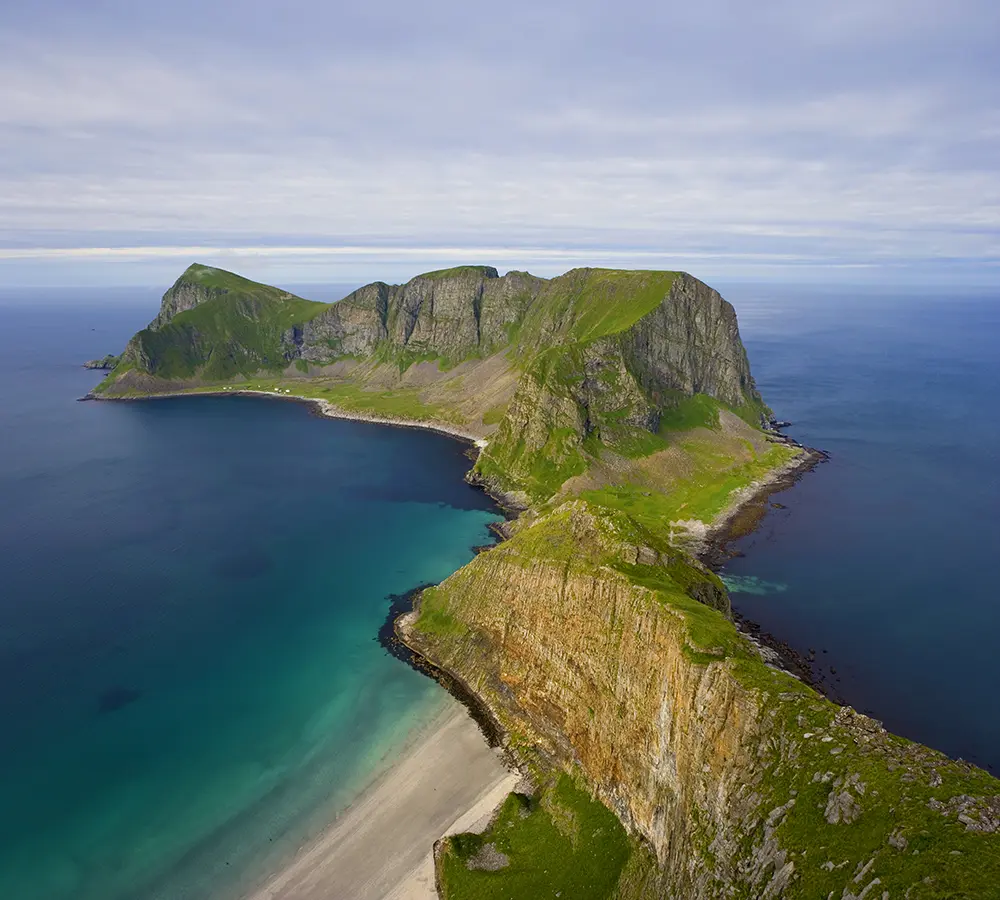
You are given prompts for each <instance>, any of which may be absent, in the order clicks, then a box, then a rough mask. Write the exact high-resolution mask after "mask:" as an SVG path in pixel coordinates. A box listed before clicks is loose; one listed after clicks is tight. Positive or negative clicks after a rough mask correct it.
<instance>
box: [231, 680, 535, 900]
mask: <svg viewBox="0 0 1000 900" xmlns="http://www.w3.org/2000/svg"><path fill="white" fill-rule="evenodd" d="M520 780H521V776H520V774H519V773H517V772H512V771H511V770H510V769H508V768H507V766H506V765H505V764H504V763H503V762H502V761H501V759H500V757H499V755H498V753H497V751H496V750H494V749H493V748H491V747H488V746H487V745H486V743H485V741H483V739H482V735H481V733H480V731H479V727H478V725H477V724H476V723H475V722H473V721H472V719H471V718H470V717H469V715H468V714H467V711H466V710H465V709H463V708H462V707H461V706H460V705H458V703H456V702H455V701H454V700H452V699H450V698H449V702H448V703H447V704H446V706H445V708H444V709H443V710H442V711H441V712H440V713H439V714H438V715H437V716H435V717H434V719H432V720H431V721H430V722H428V723H427V724H426V726H425V727H424V728H421V729H420V730H419V731H418V733H417V734H416V735H415V736H414V738H413V740H412V741H411V742H410V743H409V744H408V745H407V746H406V748H405V749H404V751H403V753H402V755H401V757H400V759H399V760H398V761H397V762H395V763H393V764H392V765H390V766H389V767H388V768H387V769H386V770H385V771H384V772H383V773H382V774H381V775H380V776H379V777H378V778H376V780H375V781H373V782H372V783H371V784H370V785H369V786H368V787H366V788H365V789H364V790H363V791H362V792H361V794H360V795H359V796H358V797H357V798H356V799H355V800H354V802H353V803H352V804H351V805H350V806H349V807H347V809H345V810H343V811H342V812H341V813H340V814H338V815H337V817H336V818H335V819H333V820H332V821H331V822H330V824H329V825H328V826H327V827H326V828H325V829H324V830H323V831H322V832H321V833H320V834H319V835H317V836H316V837H315V838H313V839H312V840H311V841H309V842H307V843H306V844H304V845H303V846H302V847H300V848H299V849H298V851H297V852H296V853H295V855H294V856H293V857H292V858H291V859H290V860H289V861H288V862H287V863H286V864H284V865H282V866H281V867H280V868H279V869H277V870H276V871H274V872H273V873H271V874H270V875H269V876H268V877H267V878H266V879H265V880H264V881H263V882H262V883H261V884H259V885H258V886H257V887H256V888H254V889H253V890H252V891H251V892H250V893H248V894H246V895H244V900H329V898H332V897H345V898H347V897H350V898H352V900H386V898H389V897H392V898H394V900H436V897H437V894H436V890H435V886H434V876H433V861H432V853H433V847H434V844H435V843H436V842H437V841H438V840H440V839H441V838H442V837H444V836H445V835H447V834H451V833H454V832H455V831H458V830H461V831H464V830H468V829H469V828H473V827H477V826H485V824H486V823H487V822H488V821H489V819H490V818H491V817H492V814H493V812H494V811H495V809H496V807H497V806H499V804H500V803H501V802H502V801H503V799H504V798H505V797H506V796H507V794H508V793H509V792H510V791H511V790H513V789H514V787H515V786H516V785H517V783H518V782H519V781H520ZM428 872H429V880H428Z"/></svg>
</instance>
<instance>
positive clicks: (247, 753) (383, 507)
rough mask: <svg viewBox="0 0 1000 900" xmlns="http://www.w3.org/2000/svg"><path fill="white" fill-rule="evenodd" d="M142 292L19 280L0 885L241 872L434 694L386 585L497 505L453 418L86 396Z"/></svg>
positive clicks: (2, 652) (3, 598) (3, 582)
mask: <svg viewBox="0 0 1000 900" xmlns="http://www.w3.org/2000/svg"><path fill="white" fill-rule="evenodd" d="M137 317H138V319H139V322H136V321H135V319H136V318H137ZM147 317H148V308H140V309H134V308H131V307H128V306H122V307H114V306H109V305H107V304H104V305H101V304H97V303H94V304H93V305H87V306H86V307H85V308H80V307H77V308H76V309H75V310H67V309H60V308H58V307H57V306H55V305H49V306H46V305H38V304H36V305H35V306H33V307H30V308H28V307H25V306H23V305H19V304H17V303H13V304H11V303H8V305H6V306H3V307H0V341H2V343H3V346H0V359H2V360H3V362H2V366H3V369H4V372H3V374H4V376H5V384H6V386H7V397H6V398H5V400H4V402H3V409H4V426H5V427H4V442H3V445H2V447H0V496H2V497H3V504H2V507H0V552H2V559H3V560H4V565H3V567H2V569H0V684H2V685H3V688H2V693H0V721H2V722H3V728H2V731H0V809H2V810H3V816H2V820H0V896H2V897H10V898H18V900H63V898H65V900H70V898H72V900H119V898H120V900H125V898H128V900H144V898H153V897H156V898H168V897H169V898H191V900H195V898H209V897H211V898H213V900H215V898H223V900H224V898H229V897H235V896H239V895H240V894H241V893H242V892H243V891H244V890H245V889H246V888H248V887H249V886H251V885H252V884H253V883H254V882H255V881H256V880H258V879H259V878H260V877H261V875H263V874H264V873H266V872H268V871H270V870H271V869H273V868H274V867H275V866H276V865H278V863H279V862H280V860H281V859H282V858H283V857H284V856H286V855H287V854H289V853H290V852H292V851H294V849H295V848H296V847H297V846H298V845H299V844H300V843H301V842H302V841H303V840H305V839H306V838H308V837H309V836H310V835H312V834H314V833H316V831H318V830H319V829H320V828H321V827H322V826H323V825H325V824H326V823H327V822H328V821H329V819H330V818H331V816H332V815H333V813H334V812H335V811H336V810H337V809H339V808H342V807H344V806H345V805H346V804H348V803H349V802H350V801H351V799H352V798H353V797H354V796H356V794H357V792H358V790H359V789H360V788H361V787H362V786H363V785H364V784H365V783H366V782H367V781H368V780H369V779H370V778H371V777H372V775H373V773H375V772H376V771H377V770H378V769H379V767H380V766H381V765H384V764H385V763H386V762H388V761H391V759H392V758H393V757H394V756H395V755H398V754H399V752H400V751H401V748H402V747H403V746H405V743H406V741H407V739H408V737H410V736H412V734H413V733H414V731H415V730H416V729H418V728H419V726H420V725H421V723H424V722H426V720H427V719H428V718H429V717H432V716H433V715H434V714H435V713H436V712H437V711H438V710H439V709H440V708H441V706H442V703H443V702H444V701H445V699H446V698H445V695H444V694H443V692H442V691H441V689H440V688H439V687H438V686H437V685H436V684H435V683H433V682H432V681H430V680H428V679H427V678H425V677H423V676H421V675H419V674H417V673H416V672H414V671H412V670H411V669H409V668H408V667H406V666H405V665H404V664H402V663H400V662H399V661H397V660H395V659H393V658H391V657H390V656H389V655H388V654H387V653H386V652H385V651H384V649H383V648H382V647H381V646H380V645H379V644H378V643H377V641H376V635H377V632H378V629H379V627H380V626H381V624H382V623H383V621H384V620H385V616H386V613H387V610H388V604H389V601H388V600H387V599H386V598H387V596H388V595H390V594H396V593H401V592H403V591H406V590H408V589H410V588H412V587H414V586H416V585H419V584H422V583H426V582H433V581H438V580H440V579H442V578H444V577H446V576H447V575H449V574H450V573H451V572H453V571H454V570H455V569H457V568H459V567H460V566H461V565H463V564H464V563H465V562H467V561H468V560H469V559H470V558H471V557H472V554H473V550H472V548H473V546H475V545H478V544H483V543H487V542H488V541H489V540H490V536H489V533H488V531H487V525H488V524H489V523H490V522H493V521H496V520H497V519H498V514H497V511H496V510H495V508H494V507H493V506H492V504H491V503H490V502H489V500H488V499H487V498H486V497H485V496H483V495H482V494H481V493H479V492H477V491H475V490H473V489H472V488H470V487H468V486H467V485H465V484H464V483H463V482H462V480H461V479H462V475H463V473H464V471H465V470H466V469H467V468H468V466H469V460H468V459H467V458H466V456H465V450H464V447H463V445H461V444H459V443H458V442H455V441H452V440H450V439H448V438H446V437H443V436H440V435H435V434H430V433H426V432H417V431H410V430H402V429H391V428H385V427H380V426H374V425H366V424H362V423H351V422H342V421H334V420H325V419H320V418H318V417H316V416H314V415H311V414H310V412H309V410H308V409H307V408H305V407H303V406H300V405H297V404H292V403H282V402H279V401H268V400H264V399H251V398H237V397H233V398H190V399H176V400H168V401H156V402H147V403H134V404H103V403H77V402H75V398H76V397H78V396H80V395H81V394H82V393H83V392H84V391H85V390H86V389H87V388H88V387H89V386H91V385H92V384H93V383H95V382H96V381H97V380H98V379H99V377H100V376H99V375H95V373H87V372H81V371H80V370H79V369H78V368H77V366H76V364H77V363H78V361H79V360H80V359H81V358H86V356H88V355H95V354H96V353H97V351H98V350H103V349H105V348H106V347H107V346H109V345H110V346H111V347H116V346H120V345H121V343H122V342H123V339H124V337H126V336H127V334H128V333H129V332H131V331H132V330H133V329H134V327H136V325H137V324H140V323H141V320H142V319H144V318H147ZM42 327H46V328H47V329H48V334H49V338H48V341H47V346H46V347H45V348H43V349H44V352H43V350H42V349H40V348H39V347H38V346H36V345H26V344H25V343H24V342H23V341H18V340H16V339H14V336H15V335H18V334H25V333H35V334H38V333H40V332H41V329H42ZM90 328H96V329H98V330H96V331H94V332H91V331H90V330H89V329H90ZM112 338H114V340H112ZM119 338H120V339H119ZM12 386H13V387H14V389H13V390H12V389H11V387H12Z"/></svg>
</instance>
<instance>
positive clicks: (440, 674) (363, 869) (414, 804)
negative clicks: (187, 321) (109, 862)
mask: <svg viewBox="0 0 1000 900" xmlns="http://www.w3.org/2000/svg"><path fill="white" fill-rule="evenodd" d="M192 396H207V397H230V396H254V397H265V398H270V399H277V400H286V401H292V402H296V403H303V404H306V405H308V406H310V407H311V409H312V410H313V411H314V412H315V414H317V415H319V416H323V417H324V418H331V419H342V420H347V421H359V422H368V423H370V424H375V425H389V426H394V427H399V428H417V429H424V430H426V431H435V432H437V433H439V434H443V435H445V436H447V437H451V438H453V439H455V440H460V441H463V442H465V443H466V444H470V445H472V447H474V448H475V452H478V451H480V450H482V449H483V448H484V447H485V446H486V445H487V443H488V441H487V439H486V438H483V437H480V436H477V435H475V434H472V433H470V432H468V431H463V430H461V429H459V428H457V427H454V426H451V425H447V424H445V423H440V422H433V421H426V422H423V421H416V420H408V419H399V418H396V417H391V416H380V415H377V414H374V413H366V412H357V411H352V410H346V409H343V408H341V407H338V406H336V405H335V404H333V403H331V402H330V401H328V400H324V399H322V398H317V397H305V396H302V395H299V394H292V393H279V392H277V391H259V390H252V389H238V390H223V389H220V390H211V391H179V392H170V393H164V394H149V395H145V396H141V397H96V396H93V395H87V397H85V398H82V399H95V400H106V401H118V402H121V401H136V400H137V401H142V400H158V399H170V398H174V397H192ZM770 439H771V440H773V441H775V442H779V443H786V444H791V445H794V446H797V447H801V449H802V450H803V451H804V453H803V455H802V456H800V457H798V458H796V459H794V460H792V461H790V462H789V463H788V464H786V465H784V466H782V467H780V468H778V469H776V470H774V471H773V472H771V473H769V474H768V475H767V476H766V477H765V478H763V479H761V480H760V481H758V482H755V483H753V484H751V485H749V486H747V487H746V488H743V489H742V490H740V491H738V492H736V493H735V494H734V495H733V497H732V499H731V500H730V502H729V504H727V506H726V508H725V509H724V510H723V511H722V512H721V513H720V515H719V516H718V517H717V518H716V520H715V521H714V522H713V523H712V524H711V525H710V526H706V527H705V528H704V531H703V532H701V533H700V534H695V535H692V537H693V539H694V540H693V542H692V543H693V546H691V548H690V552H692V555H693V556H695V558H696V559H698V560H699V561H700V562H702V563H703V564H704V565H706V566H707V567H708V568H710V569H712V570H713V571H715V570H717V569H718V568H719V567H721V565H722V564H723V563H724V562H725V561H726V559H729V558H731V557H732V555H733V553H732V552H731V551H729V549H728V548H729V545H730V544H731V543H732V542H733V541H735V540H737V539H739V538H741V537H744V536H746V535H747V534H749V533H751V532H752V531H754V530H755V529H756V528H757V526H758V525H759V524H760V522H761V520H762V519H763V516H764V514H765V513H766V512H767V508H768V503H767V501H768V498H769V497H770V496H772V495H773V494H776V493H780V492H781V491H785V490H788V489H789V488H791V487H793V486H794V485H795V484H796V483H797V482H798V481H799V479H801V478H802V477H803V476H804V475H805V474H807V473H808V472H810V471H812V470H813V469H815V468H816V466H818V465H819V464H820V463H822V462H826V461H827V460H828V459H829V455H828V454H827V453H826V452H824V451H822V450H815V449H812V448H809V447H803V446H802V445H801V444H798V442H796V441H794V440H793V439H791V438H788V437H786V436H784V435H781V434H780V433H774V434H773V435H772V436H771V438H770ZM470 449H471V448H470ZM466 481H467V482H468V483H469V484H471V485H473V486H474V487H477V488H479V489H480V490H482V491H483V492H484V493H486V494H487V495H488V496H489V497H490V498H491V499H493V500H494V502H496V503H497V505H498V506H499V507H500V509H501V511H502V512H503V513H504V514H505V516H506V517H507V519H508V520H510V519H512V518H516V517H517V516H518V515H519V514H520V513H521V512H522V511H524V507H523V506H522V505H520V504H518V503H517V502H516V500H515V498H506V497H505V496H504V495H503V494H499V493H498V492H495V491H492V490H490V488H489V486H488V485H486V484H483V483H481V482H479V481H477V480H475V479H470V478H468V477H467V478H466ZM493 531H494V534H495V535H496V538H497V543H499V542H501V541H503V540H505V539H506V536H507V535H506V530H505V529H504V528H503V527H498V528H496V529H493ZM492 546H495V544H494V545H492ZM481 549H489V547H488V546H487V547H485V548H481ZM426 587H428V585H419V586H417V587H414V588H412V589H411V590H409V591H407V592H405V593H404V594H401V595H397V596H392V597H390V598H388V599H389V600H390V607H389V610H388V611H387V617H386V620H385V623H384V624H383V626H382V628H381V629H380V631H379V634H378V636H377V639H378V640H379V642H380V643H381V644H382V646H383V647H384V648H385V649H386V650H387V652H389V653H390V654H391V655H393V656H394V657H396V658H397V659H399V660H400V661H401V662H404V663H405V664H407V665H409V666H410V667H411V668H413V669H416V670H418V671H420V672H421V674H424V675H426V676H427V677H429V678H432V679H434V680H435V681H437V682H438V683H439V684H440V685H441V686H442V688H444V690H445V692H446V693H447V694H448V695H449V697H450V698H451V702H452V703H454V704H455V705H456V708H453V709H451V710H448V711H446V713H443V714H441V715H439V716H438V717H436V718H435V719H434V720H433V721H432V722H429V723H427V727H426V729H421V730H420V733H419V734H418V735H417V736H415V737H414V739H413V741H412V742H411V743H410V744H408V745H407V747H406V748H405V749H404V750H403V751H402V752H401V756H400V758H399V760H398V761H396V762H394V763H393V764H391V765H390V766H389V767H388V768H387V769H386V770H385V771H384V772H383V773H382V774H381V775H379V776H378V777H377V778H376V779H375V781H374V782H372V783H371V784H370V785H369V786H368V787H366V788H365V789H364V790H363V791H362V792H361V794H360V795H359V796H358V797H357V799H356V800H355V801H354V802H353V803H352V804H351V805H350V806H349V807H348V808H347V809H345V810H343V811H342V812H341V813H339V814H338V815H337V816H336V817H335V818H334V819H333V820H332V821H331V822H330V824H329V825H328V826H327V827H326V829H324V830H323V831H322V832H321V833H320V835H319V836H317V837H316V838H315V839H313V840H312V841H310V842H309V843H307V844H306V845H304V846H303V847H301V848H299V850H298V852H297V853H296V854H295V856H294V857H293V858H292V859H291V860H290V861H289V862H288V863H287V865H284V866H282V868H281V869H280V870H278V871H276V872H274V873H272V874H271V875H270V876H268V878H267V879H266V880H265V881H264V882H263V883H262V884H261V885H260V886H259V887H257V888H256V889H254V891H253V892H251V893H250V894H247V895H246V896H245V898H244V900H328V898H329V897H333V896H338V897H339V896H345V897H347V896H349V897H351V898H352V900H437V896H438V894H437V888H436V884H435V869H434V861H433V852H434V847H436V846H437V843H438V842H439V841H440V840H441V839H442V838H443V837H445V836H447V835H448V834H452V833H456V832H458V831H468V830H481V829H482V828H485V827H486V826H487V824H488V822H489V821H490V819H491V818H492V816H493V815H494V814H495V812H496V809H497V808H498V807H499V805H500V803H502V802H503V800H504V798H505V797H506V796H507V794H508V793H509V792H510V791H511V790H514V789H515V787H516V786H517V785H518V783H519V782H521V781H523V776H522V774H521V773H520V772H518V771H517V769H516V767H515V761H514V760H513V759H512V757H511V756H510V754H509V753H508V752H506V751H505V750H504V749H503V746H504V741H503V737H504V734H503V729H502V728H501V727H500V725H499V723H498V722H497V721H496V719H495V717H494V716H493V714H492V711H491V710H490V709H489V708H488V707H487V706H486V705H485V704H483V703H482V702H481V701H480V700H479V698H478V697H477V696H476V695H475V693H474V691H472V690H471V688H470V687H469V686H467V685H466V684H465V683H464V682H462V681H461V680H460V679H458V678H456V677H455V676H454V675H452V674H451V673H449V672H447V671H445V670H443V669H441V668H440V667H438V666H436V665H435V664H434V663H433V662H431V661H430V660H428V659H427V658H426V657H425V656H424V655H423V654H421V653H420V651H419V650H418V649H416V648H415V647H414V646H413V645H412V644H411V643H410V641H409V640H408V637H409V636H408V634H407V632H408V630H409V625H410V623H411V622H412V621H413V620H414V619H415V617H416V615H417V613H418V609H419V598H420V594H421V592H422V591H423V590H424V589H425V588H426ZM732 618H733V621H734V623H735V625H736V627H737V629H738V630H739V631H740V632H741V633H742V634H744V635H745V636H746V637H747V638H749V639H750V640H751V641H752V642H753V643H754V644H756V645H757V647H758V648H759V649H760V650H761V653H762V655H764V656H765V658H766V657H767V656H768V655H770V656H771V657H772V660H773V661H776V662H777V664H778V665H780V666H781V667H782V668H784V669H786V670H787V671H789V672H791V673H792V674H793V675H795V676H797V677H799V678H800V679H801V680H803V681H804V682H806V683H808V684H810V685H811V686H812V687H814V688H815V689H816V690H818V691H820V692H821V693H823V694H825V695H827V696H828V697H830V699H831V700H834V702H840V703H841V704H842V701H838V700H837V698H836V697H832V696H830V693H829V689H828V686H826V685H824V684H822V683H820V682H819V681H818V680H817V679H816V678H815V676H814V675H813V673H812V670H811V667H810V666H809V664H808V660H807V659H806V658H805V657H804V656H802V655H801V654H799V653H798V652H797V651H795V650H794V649H793V648H792V647H790V646H789V645H788V644H786V643H784V642H782V641H781V640H780V639H778V638H776V637H774V636H773V635H770V634H768V633H766V632H763V630H762V629H761V627H760V626H759V625H757V624H756V623H754V622H751V621H749V620H748V619H746V618H745V617H744V616H741V615H740V614H739V613H737V612H735V611H734V612H733V615H732ZM772 664H773V662H772ZM463 707H464V708H463ZM484 753H485V754H489V755H490V761H491V762H492V765H493V766H495V767H498V768H490V765H489V763H488V762H486V759H487V758H486V757H484V756H483V754H484ZM484 765H485V767H484ZM473 769H475V773H474V772H473ZM486 772H489V773H491V774H490V775H488V776H487V775H485V774H484V773H486ZM501 772H502V774H500V773H501ZM456 773H460V774H461V776H462V783H461V785H459V787H458V789H459V791H460V793H461V800H458V798H457V797H452V798H449V800H450V804H449V803H445V804H442V797H440V796H435V795H436V794H438V793H439V792H438V789H437V787H435V786H434V784H433V782H434V779H435V777H437V778H441V779H444V780H451V781H454V780H455V778H456ZM477 779H478V784H479V787H478V789H477V788H476V787H475V786H474V783H475V782H476V781H477ZM414 795H417V797H416V799H415V798H414ZM472 795H474V796H472ZM434 801H437V802H436V803H435V802H434ZM413 829H416V830H417V832H418V833H411V831H412V830H413ZM400 831H405V832H406V834H407V835H408V837H406V838H405V840H403V841H401V843H405V848H403V847H401V848H399V849H398V851H397V852H395V853H394V854H391V855H390V857H389V858H388V859H387V858H386V856H385V846H384V845H385V839H386V835H389V834H391V835H392V836H393V838H396V837H397V836H398V835H399V833H400ZM380 845H381V846H380Z"/></svg>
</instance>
